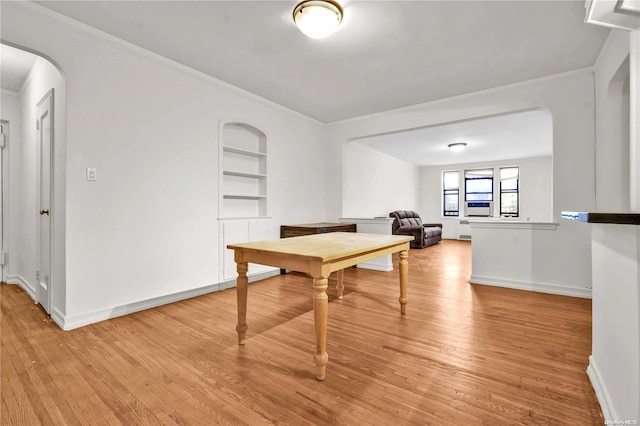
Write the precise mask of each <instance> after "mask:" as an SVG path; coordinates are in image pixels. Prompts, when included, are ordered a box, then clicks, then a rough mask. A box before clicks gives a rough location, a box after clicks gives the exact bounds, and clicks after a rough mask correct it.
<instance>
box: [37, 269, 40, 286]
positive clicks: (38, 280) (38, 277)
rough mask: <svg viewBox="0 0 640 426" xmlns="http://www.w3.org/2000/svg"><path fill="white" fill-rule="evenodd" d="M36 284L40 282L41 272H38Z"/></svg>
mask: <svg viewBox="0 0 640 426" xmlns="http://www.w3.org/2000/svg"><path fill="white" fill-rule="evenodd" d="M36 282H37V283H39V282H40V271H36Z"/></svg>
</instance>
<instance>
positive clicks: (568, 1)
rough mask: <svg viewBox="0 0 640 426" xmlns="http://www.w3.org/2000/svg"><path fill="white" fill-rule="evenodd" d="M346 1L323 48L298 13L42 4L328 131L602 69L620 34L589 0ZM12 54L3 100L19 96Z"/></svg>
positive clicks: (432, 141)
mask: <svg viewBox="0 0 640 426" xmlns="http://www.w3.org/2000/svg"><path fill="white" fill-rule="evenodd" d="M339 1H340V3H341V4H342V6H343V8H344V11H345V17H344V20H343V23H342V25H341V27H340V29H339V30H338V31H337V32H336V33H334V34H333V35H332V36H330V37H328V38H326V39H322V40H314V39H310V38H307V37H306V36H304V35H303V34H302V33H301V32H300V31H298V29H297V28H296V27H295V26H294V24H293V21H292V18H291V12H292V10H293V8H294V6H295V5H296V3H297V1H296V0H293V1H285V0H277V1H270V0H263V1H243V0H236V1H99V0H98V1H39V2H37V3H39V4H41V5H43V6H45V7H47V8H49V9H52V10H54V11H57V12H59V13H62V14H64V15H67V16H69V17H71V18H73V19H76V20H78V21H81V22H83V23H85V24H88V25H90V26H92V27H95V28H97V29H100V30H103V31H105V32H107V33H110V34H112V35H115V36H117V37H119V38H122V39H124V40H127V41H129V42H131V43H134V44H136V45H138V46H141V47H144V48H146V49H148V50H150V51H152V52H155V53H157V54H160V55H162V56H165V57H167V58H170V59H173V60H175V61H177V62H180V63H182V64H185V65H187V66H189V67H191V68H194V69H196V70H199V71H201V72H204V73H206V74H209V75H211V76H213V77H215V78H218V79H220V80H222V81H225V82H227V83H230V84H232V85H235V86H237V87H239V88H242V89H244V90H247V91H249V92H252V93H254V94H257V95H259V96H262V97H264V98H266V99H269V100H271V101H273V102H276V103H278V104H280V105H283V106H285V107H288V108H290V109H292V110H294V111H298V112H300V113H302V114H304V115H307V116H309V117H311V118H314V119H317V120H319V121H321V122H325V123H330V122H334V121H339V120H343V119H349V118H352V117H358V116H362V115H367V114H371V113H376V112H381V111H386V110H389V109H393V108H398V107H403V106H408V105H413V104H418V103H422V102H428V101H432V100H436V99H442V98H447V97H451V96H455V95H459V94H464V93H469V92H474V91H478V90H482V89H488V88H492V87H498V86H503V85H506V84H510V83H515V82H520V81H526V80H530V79H534V78H539V77H545V76H548V75H552V74H556V73H561V72H565V71H570V70H575V69H580V68H584V67H589V66H592V65H593V64H594V63H595V60H596V58H597V56H598V54H599V52H600V50H601V49H602V46H603V44H604V41H605V39H606V37H607V35H608V33H609V30H608V29H606V28H603V27H599V26H595V25H588V24H585V23H584V16H585V9H584V2H583V1H582V0H577V1H573V0H546V1H523V0H514V1H497V0H496V1H493V0H491V1H489V0H486V1H481V0H477V1H457V0H448V1H354V0H339ZM6 51H7V49H2V52H3V56H2V58H0V60H1V62H0V63H1V64H2V87H3V88H9V89H10V90H14V91H18V90H19V87H18V86H19V85H20V84H21V80H20V78H21V77H20V76H19V74H20V73H19V72H17V73H14V72H13V69H14V68H13V67H12V66H11V64H13V63H14V60H13V59H12V60H7V58H6V57H5V52H6ZM15 64H16V65H17V66H19V67H20V69H22V70H23V71H22V73H23V76H22V79H24V77H26V74H27V72H28V70H27V68H29V69H30V66H28V65H26V64H25V63H21V64H22V65H20V63H18V62H15ZM25 70H27V71H26V72H25ZM7 84H9V85H10V87H5V86H7ZM550 135H551V127H550V121H549V120H547V119H546V116H545V113H543V112H541V111H531V112H528V113H522V114H515V115H509V116H500V117H491V118H488V119H483V120H470V121H466V122H460V123H452V124H447V125H443V126H433V127H428V128H423V129H413V130H408V131H404V132H398V133H395V134H389V135H380V136H375V137H370V138H366V139H363V140H360V141H359V142H360V143H362V144H364V145H366V146H369V147H371V148H373V149H377V150H379V151H382V152H386V153H387V154H389V155H393V156H395V157H398V158H400V159H403V160H405V161H408V162H411V163H413V164H417V165H437V164H456V163H468V162H481V161H493V160H499V159H503V158H504V159H507V158H509V159H515V158H523V157H532V156H543V155H551V146H552V140H551V136H550ZM459 139H464V140H465V141H466V142H467V143H468V147H467V149H466V150H465V151H464V152H461V153H451V152H449V150H448V149H446V145H447V144H448V143H453V142H455V141H458V140H459Z"/></svg>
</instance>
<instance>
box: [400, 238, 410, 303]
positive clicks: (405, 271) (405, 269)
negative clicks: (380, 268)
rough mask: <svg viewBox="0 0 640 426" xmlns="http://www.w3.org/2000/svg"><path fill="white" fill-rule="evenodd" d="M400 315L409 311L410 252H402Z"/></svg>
mask: <svg viewBox="0 0 640 426" xmlns="http://www.w3.org/2000/svg"><path fill="white" fill-rule="evenodd" d="M399 269H400V299H398V300H399V301H400V313H402V314H404V313H406V309H407V281H408V280H409V278H408V275H409V251H408V250H402V251H401V252H400V268H399Z"/></svg>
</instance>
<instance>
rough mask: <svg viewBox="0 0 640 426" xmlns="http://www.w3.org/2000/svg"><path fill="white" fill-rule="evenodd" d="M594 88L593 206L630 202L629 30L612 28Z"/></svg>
mask: <svg viewBox="0 0 640 426" xmlns="http://www.w3.org/2000/svg"><path fill="white" fill-rule="evenodd" d="M594 76H595V90H596V209H597V210H599V211H627V210H629V208H630V204H629V195H630V189H629V183H630V170H629V169H630V159H629V155H630V153H629V129H630V126H629V120H630V111H629V92H628V90H629V34H628V33H626V32H624V31H612V32H611V33H610V35H609V38H608V39H607V41H606V43H605V46H604V47H603V49H602V51H601V53H600V55H599V57H598V61H597V62H596V64H595V67H594Z"/></svg>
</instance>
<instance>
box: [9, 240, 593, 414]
mask: <svg viewBox="0 0 640 426" xmlns="http://www.w3.org/2000/svg"><path fill="white" fill-rule="evenodd" d="M470 248H471V246H470V244H469V243H468V242H461V241H443V242H442V243H440V244H438V245H437V246H432V247H429V248H426V249H423V250H412V251H411V252H410V255H409V292H408V295H409V304H408V305H407V314H406V316H404V317H401V316H400V313H399V304H398V302H397V299H398V279H397V269H396V271H394V272H390V273H384V272H375V271H369V270H364V269H355V268H350V269H348V270H346V272H345V287H346V288H345V296H344V300H342V301H339V300H337V299H336V298H335V287H334V284H335V280H334V279H333V277H332V279H331V280H330V283H329V284H330V293H329V324H328V335H327V336H328V337H327V340H328V353H329V364H328V368H327V379H326V380H325V381H324V382H318V381H316V380H315V378H314V372H315V369H314V364H313V360H312V353H313V349H314V337H313V313H312V299H311V297H312V287H311V280H310V279H309V278H307V277H306V276H305V275H302V274H297V273H291V274H288V275H286V276H278V277H273V278H270V279H267V280H263V281H260V282H257V283H254V284H251V285H250V286H249V305H248V322H249V332H248V334H247V337H248V341H247V344H246V346H244V347H239V346H238V345H237V340H236V332H235V323H236V310H235V290H234V289H229V290H225V291H222V292H218V293H213V294H209V295H206V296H202V297H197V298H194V299H190V300H187V301H183V302H179V303H174V304H171V305H168V306H164V307H160V308H156V309H151V310H147V311H144V312H139V313H136V314H132V315H128V316H126V317H120V318H116V319H113V320H109V321H103V322H101V323H98V324H94V325H90V326H86V327H83V328H80V329H77V330H73V331H67V332H63V331H61V330H60V329H59V328H58V327H57V326H56V325H55V324H54V323H52V322H51V321H50V320H49V319H48V318H47V317H46V315H45V314H44V313H43V311H42V310H41V309H40V308H39V307H38V306H36V305H34V304H33V301H32V300H31V299H30V298H29V297H28V296H27V295H26V294H25V293H24V292H23V291H22V290H21V289H20V288H19V287H17V286H14V285H6V284H3V285H2V288H1V297H2V317H1V323H0V325H1V340H2V352H1V365H0V368H1V376H2V382H1V386H2V387H1V399H2V409H1V414H2V418H1V419H0V423H1V424H3V425H34V424H44V425H60V424H83V425H89V424H90V425H101V424H103V425H116V424H127V425H146V424H170V425H171V424H179V425H209V424H248V425H257V424H292V425H304V424H315V425H322V424H340V425H410V424H411V425H413V424H415V425H428V424H434V425H444V424H446V425H472V424H486V425H503V424H504V425H515V424H526V425H538V424H540V425H542V424H545V425H546V424H562V425H569V424H571V425H574V424H580V425H589V424H593V425H596V424H600V425H601V424H603V422H604V421H603V418H602V414H601V412H600V409H599V406H598V403H597V401H596V397H595V394H594V392H593V389H592V387H591V385H590V383H589V379H588V378H587V375H586V373H585V370H586V368H587V363H588V356H589V355H590V352H591V337H590V336H591V301H590V300H585V299H577V298H570V297H562V296H553V295H545V294H539V293H530V292H524V291H517V290H509V289H501V288H496V287H489V286H481V285H469V284H468V283H467V280H468V278H469V274H470V264H471V253H470ZM395 262H397V258H396V259H395ZM396 268H397V267H396Z"/></svg>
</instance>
